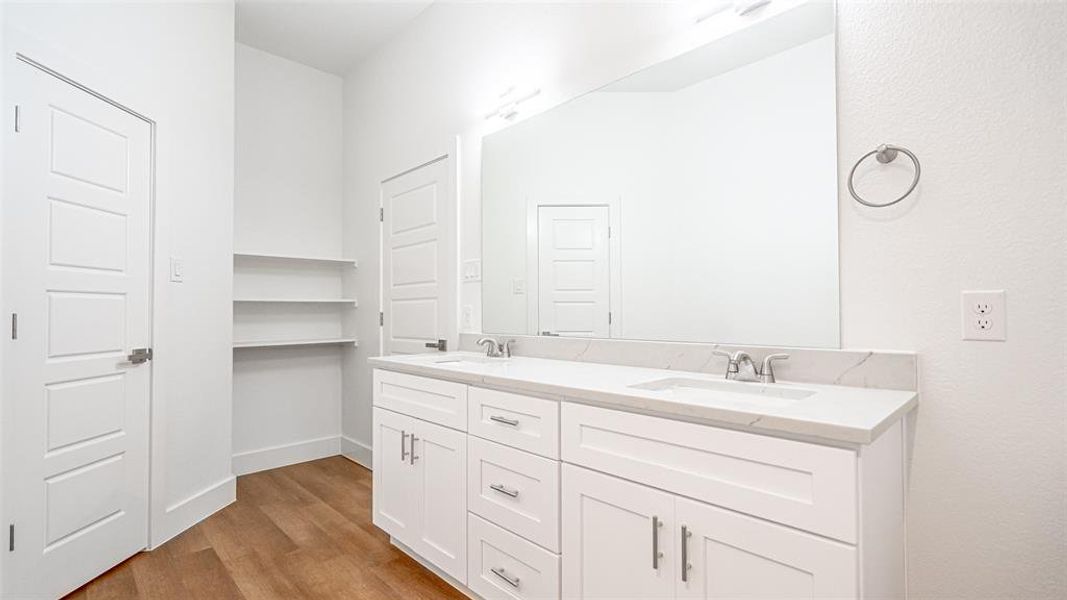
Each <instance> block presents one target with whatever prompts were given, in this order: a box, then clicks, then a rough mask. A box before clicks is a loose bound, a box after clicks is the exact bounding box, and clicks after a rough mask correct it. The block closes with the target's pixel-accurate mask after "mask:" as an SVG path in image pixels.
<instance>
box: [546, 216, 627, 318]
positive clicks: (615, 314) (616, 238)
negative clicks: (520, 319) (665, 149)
mask: <svg viewBox="0 0 1067 600" xmlns="http://www.w3.org/2000/svg"><path fill="white" fill-rule="evenodd" d="M542 206H544V207H557V208H558V207H568V206H574V207H594V208H599V207H606V208H607V209H608V230H609V231H610V232H611V233H610V235H609V237H608V269H609V270H608V277H609V278H610V281H609V282H608V311H610V312H611V323H610V324H609V325H608V338H610V339H614V338H618V337H621V335H622V198H619V197H610V198H603V199H598V200H596V201H592V202H589V201H584V202H583V201H581V200H577V199H567V198H563V199H559V200H537V199H535V198H530V197H529V196H527V197H526V332H527V334H528V335H541V330H540V322H541V317H540V310H541V281H540V280H541V277H540V250H539V249H540V235H539V228H540V216H539V214H540V209H541V207H542Z"/></svg>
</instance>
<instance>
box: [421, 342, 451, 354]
mask: <svg viewBox="0 0 1067 600" xmlns="http://www.w3.org/2000/svg"><path fill="white" fill-rule="evenodd" d="M426 347H427V348H437V350H438V352H448V340H437V341H436V342H426Z"/></svg>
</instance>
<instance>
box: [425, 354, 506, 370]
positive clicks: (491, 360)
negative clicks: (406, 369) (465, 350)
mask: <svg viewBox="0 0 1067 600" xmlns="http://www.w3.org/2000/svg"><path fill="white" fill-rule="evenodd" d="M509 360H511V359H510V358H506V357H503V356H499V357H497V356H493V357H489V356H468V355H460V356H447V355H446V356H442V357H441V358H438V359H437V360H434V361H433V364H435V365H441V366H444V367H448V366H457V367H460V366H463V365H465V364H466V365H495V364H500V363H506V362H508V361H509Z"/></svg>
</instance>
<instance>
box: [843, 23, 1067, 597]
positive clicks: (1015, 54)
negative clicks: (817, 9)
mask: <svg viewBox="0 0 1067 600" xmlns="http://www.w3.org/2000/svg"><path fill="white" fill-rule="evenodd" d="M1065 6H1067V5H1065V4H1063V3H1054V4H1053V3H1036V2H1035V3H1021V2H1020V3H1003V2H993V3H977V2H959V3H945V2H939V3H907V4H905V3H899V2H863V3H851V2H849V3H843V4H841V5H840V6H839V9H838V40H839V46H838V61H839V62H838V115H839V116H838V123H839V148H840V162H839V169H840V172H841V173H847V169H848V168H850V167H851V163H852V161H853V160H855V159H856V158H857V157H859V156H860V155H862V154H863V153H864V152H866V151H868V150H869V149H871V148H873V147H874V146H875V145H877V144H879V143H881V142H883V141H890V142H894V143H898V144H902V145H905V146H907V147H909V148H910V149H912V150H913V151H914V152H915V153H916V154H918V155H919V157H920V158H921V159H922V160H923V166H924V167H925V171H924V173H923V179H922V186H921V193H920V194H919V195H918V198H917V200H916V201H914V202H907V201H906V203H904V204H903V205H902V206H900V207H897V208H894V209H887V210H883V211H876V212H874V211H870V210H861V209H860V208H859V207H858V206H857V205H856V204H855V203H853V202H851V201H850V200H849V196H848V193H847V191H845V190H844V188H843V187H842V190H841V194H840V195H841V198H842V204H841V294H842V302H841V306H842V318H843V322H842V333H843V341H844V344H845V346H846V347H865V346H873V347H884V348H900V349H908V350H915V351H917V352H918V353H919V357H920V391H921V393H922V398H921V404H920V408H919V415H918V419H917V423H916V428H915V445H914V459H913V461H912V472H911V482H910V483H911V485H910V490H911V495H910V498H909V500H910V504H909V518H908V521H909V522H908V549H909V557H908V565H909V584H910V585H909V588H910V591H911V594H912V595H913V597H923V598H931V597H946V596H958V597H967V598H976V597H994V596H999V597H1006V596H1013V597H1016V598H1024V597H1059V598H1063V597H1067V580H1065V578H1067V559H1065V555H1067V554H1065V553H1067V550H1065V543H1067V542H1065V535H1064V528H1065V522H1064V520H1065V515H1067V503H1065V502H1067V501H1065V495H1067V485H1065V474H1064V470H1065V455H1067V447H1065V442H1064V439H1065V437H1067V431H1065V418H1067V412H1065V371H1064V369H1065V364H1064V339H1065V337H1067V328H1065V314H1067V313H1065V312H1064V294H1065V292H1067V288H1065V280H1064V266H1065V251H1067V248H1065V245H1064V238H1065V235H1067V212H1065V206H1067V203H1065V200H1067V145H1065V135H1067V133H1065V132H1067V115H1065V104H1064V102H1065V93H1067V86H1065V77H1067V62H1065V53H1067V36H1065V35H1064V30H1065V29H1067V20H1065ZM902 175H904V176H906V175H908V174H907V173H904V174H902ZM900 185H901V181H899V180H897V181H892V182H889V181H887V182H884V183H883V184H879V185H870V186H868V188H867V189H868V190H869V191H870V193H871V194H872V195H873V196H877V197H880V198H887V197H890V196H891V195H892V194H893V193H895V192H896V190H898V189H900ZM990 288H992V289H1000V288H1004V289H1006V290H1007V304H1008V329H1007V333H1008V341H1007V342H1006V343H988V342H987V343H982V342H962V341H960V308H959V304H960V302H959V292H960V290H961V289H990Z"/></svg>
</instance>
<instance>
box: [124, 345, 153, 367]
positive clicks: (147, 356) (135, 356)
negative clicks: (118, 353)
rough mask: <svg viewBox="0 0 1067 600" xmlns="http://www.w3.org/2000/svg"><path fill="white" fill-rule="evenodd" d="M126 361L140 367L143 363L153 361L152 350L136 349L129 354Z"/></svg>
mask: <svg viewBox="0 0 1067 600" xmlns="http://www.w3.org/2000/svg"><path fill="white" fill-rule="evenodd" d="M126 360H128V361H130V362H131V363H133V364H135V365H139V364H141V363H143V362H148V361H150V360H152V349H151V348H134V349H133V350H132V351H131V352H130V353H129V354H127V355H126Z"/></svg>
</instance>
